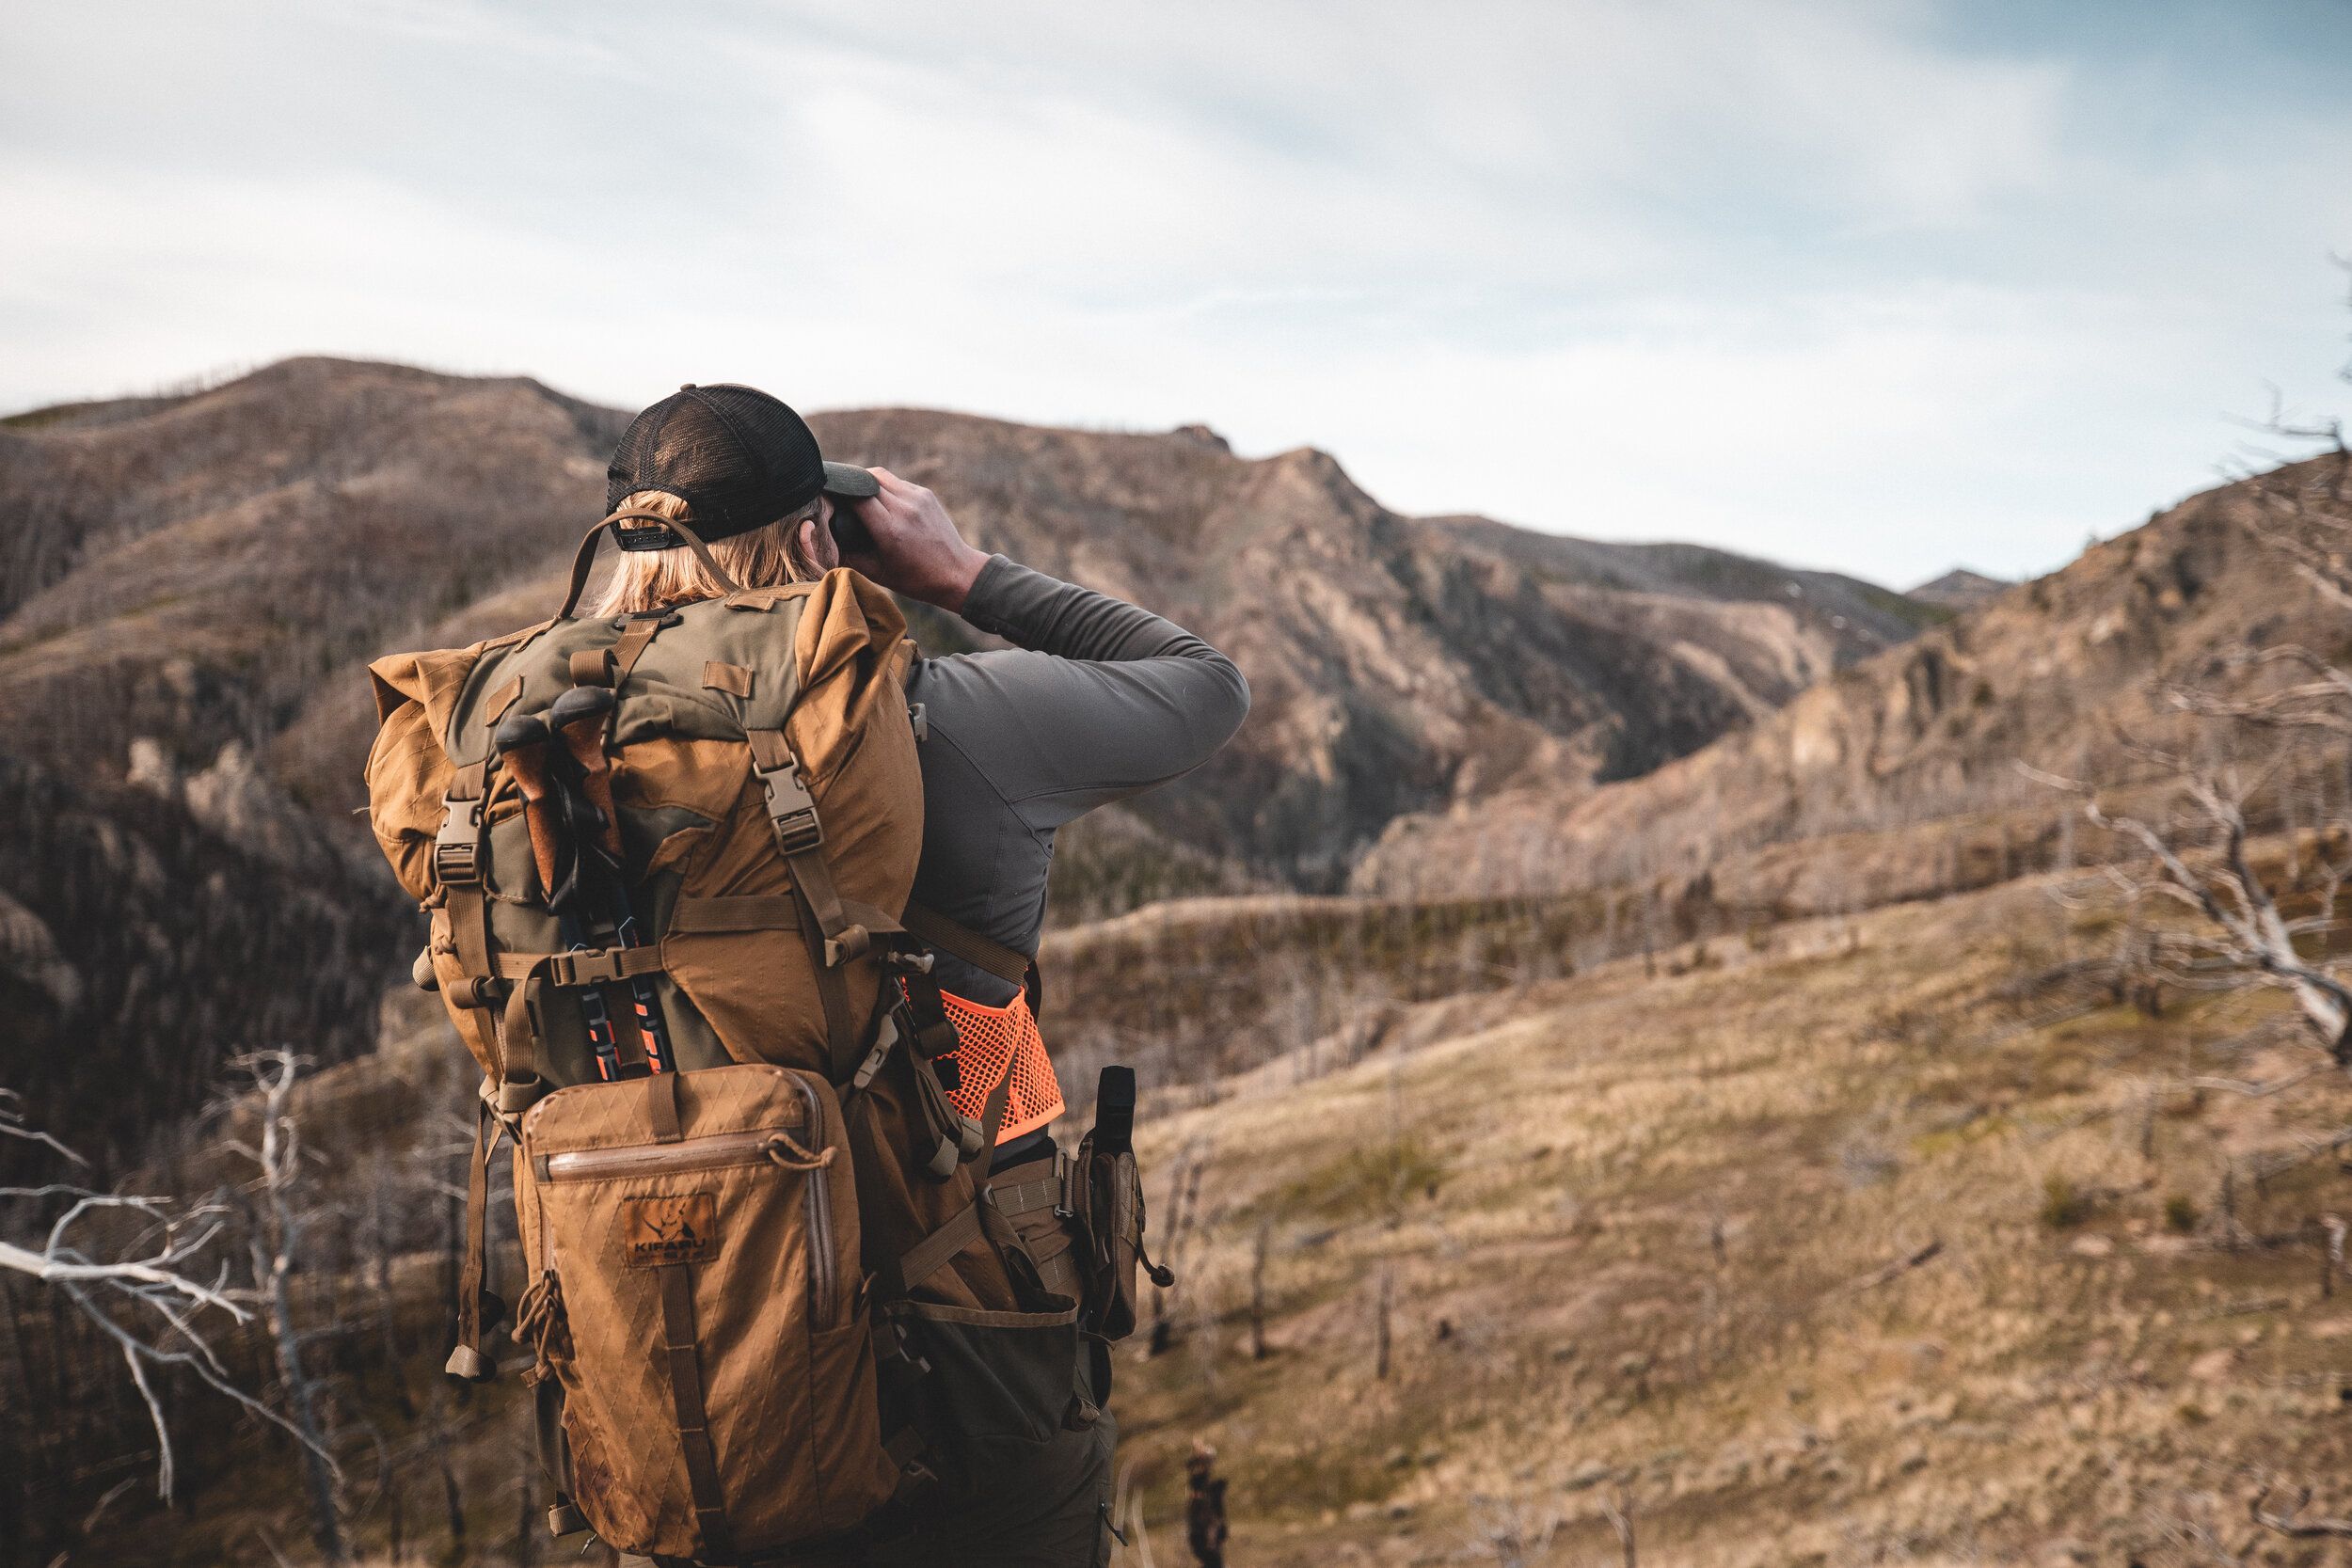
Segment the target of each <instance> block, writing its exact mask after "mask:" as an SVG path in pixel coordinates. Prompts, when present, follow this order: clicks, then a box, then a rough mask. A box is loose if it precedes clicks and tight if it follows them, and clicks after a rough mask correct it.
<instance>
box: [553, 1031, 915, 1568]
mask: <svg viewBox="0 0 2352 1568" xmlns="http://www.w3.org/2000/svg"><path fill="white" fill-rule="evenodd" d="M518 1161H519V1168H518V1170H517V1172H516V1177H517V1180H516V1188H517V1191H518V1193H519V1194H520V1196H521V1199H522V1201H521V1203H520V1204H519V1205H518V1211H519V1212H520V1214H521V1216H522V1225H523V1242H524V1246H525V1248H526V1255H527V1256H528V1257H529V1258H530V1259H532V1264H533V1272H534V1274H535V1275H538V1276H539V1277H541V1278H542V1279H544V1280H548V1281H551V1284H550V1287H549V1293H550V1295H551V1298H552V1299H553V1300H555V1301H558V1302H560V1304H561V1313H562V1320H563V1321H562V1325H561V1326H562V1329H563V1334H562V1337H561V1339H560V1341H559V1342H560V1343H561V1345H562V1347H563V1349H564V1353H565V1354H563V1355H562V1357H561V1358H560V1359H554V1360H553V1361H552V1363H551V1366H550V1370H551V1372H552V1374H553V1375H554V1377H555V1378H556V1380H557V1381H558V1383H559V1384H560V1386H562V1388H563V1391H564V1428H565V1431H566V1433H568V1434H569V1436H570V1439H571V1448H572V1451H573V1455H574V1476H573V1486H574V1501H575V1502H577V1503H578V1505H579V1506H580V1511H581V1512H582V1513H584V1514H585V1515H586V1516H587V1518H588V1521H589V1523H590V1524H591V1525H593V1526H594V1527H595V1528H596V1531H597V1533H598V1534H599V1535H601V1536H603V1537H604V1539H605V1540H606V1541H607V1542H608V1543H610V1544H612V1545H614V1546H616V1547H619V1548H620V1549H622V1550H624V1551H629V1552H637V1553H643V1554H645V1555H647V1556H657V1557H676V1558H689V1559H692V1558H706V1559H707V1558H717V1557H725V1556H730V1555H737V1554H743V1553H752V1552H758V1551H766V1550H772V1549H776V1548H780V1547H785V1546H789V1545H791V1544H795V1543H796V1542H800V1541H805V1540H809V1539H812V1538H815V1537H818V1536H821V1535H825V1534H830V1533H833V1532H834V1531H838V1530H842V1529H847V1528H850V1527H852V1526H854V1525H856V1524H858V1523H859V1522H860V1521H861V1520H863V1519H864V1518H865V1517H866V1515H867V1514H868V1513H871V1512H872V1511H873V1510H874V1509H875V1508H877V1507H878V1506H880V1505H881V1503H882V1502H883V1501H884V1500H886V1499H887V1497H889V1495H890V1492H891V1490H892V1487H893V1485H894V1483H895V1480H896V1467H895V1466H893V1465H891V1464H890V1462H889V1460H888V1458H887V1457H886V1456H885V1455H884V1454H883V1452H882V1445H881V1439H880V1431H879V1413H878V1411H877V1409H876V1405H875V1395H874V1385H873V1362H872V1357H871V1355H870V1354H868V1353H867V1350H866V1338H867V1333H866V1323H865V1321H864V1317H863V1314H862V1313H861V1311H860V1310H859V1303H858V1299H857V1298H858V1291H857V1288H856V1282H857V1280H858V1278H859V1273H858V1243H859V1236H858V1224H857V1218H858V1215H857V1198H856V1182H855V1179H854V1177H853V1175H852V1173H851V1171H850V1156H849V1152H848V1148H847V1132H846V1129H845V1128H844V1126H843V1123H842V1117H841V1109H840V1105H839V1102H838V1101H836V1100H835V1098H834V1091H833V1088H832V1085H829V1084H828V1083H826V1082H825V1080H824V1079H823V1078H821V1077H819V1076H818V1075H817V1074H814V1073H804V1072H798V1071H794V1070H792V1069H786V1068H780V1067H771V1066H767V1065H764V1064H749V1065H740V1066H733V1067H723V1068H712V1069H707V1070H704V1071H699V1072H688V1073H664V1074H660V1075H659V1076H657V1077H651V1078H640V1079H632V1080H625V1081H623V1082H621V1083H617V1084H588V1085H577V1086H575V1087H572V1088H566V1089H560V1090H558V1091H556V1092H555V1093H554V1094H551V1095H549V1096H548V1097H547V1099H545V1100H543V1101H540V1102H539V1103H538V1104H537V1105H535V1106H533V1107H532V1110H531V1112H530V1114H529V1115H528V1116H526V1117H524V1118H523V1126H522V1137H521V1140H520V1148H519V1154H518Z"/></svg>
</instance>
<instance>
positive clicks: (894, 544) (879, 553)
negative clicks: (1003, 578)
mask: <svg viewBox="0 0 2352 1568" xmlns="http://www.w3.org/2000/svg"><path fill="white" fill-rule="evenodd" d="M872 472H873V475H874V477H875V479H877V480H879V481H881V483H882V494H880V495H878V496H871V497H868V498H867V499H864V500H861V501H857V502H854V503H852V504H854V505H855V507H856V509H857V519H858V521H859V522H862V523H864V524H865V525H866V531H867V532H868V533H871V534H872V535H873V536H874V548H873V551H872V553H871V554H868V553H867V552H866V551H864V550H859V551H857V552H855V553H852V554H847V555H844V556H843V558H842V562H843V564H845V565H849V566H853V567H855V568H856V569H857V570H859V571H861V572H863V573H865V574H866V576H867V577H869V578H873V579H874V580H875V581H876V582H879V583H881V584H882V586H883V587H884V588H887V589H890V590H892V591H893V592H895V593H899V594H905V595H906V596H907V597H908V598H910V599H920V600H922V601H923V602H924V603H925V604H932V605H937V606H938V607H939V608H940V609H942V610H949V611H960V610H962V609H963V599H964V595H965V594H969V593H971V592H972V584H973V581H974V580H975V579H976V578H978V577H979V575H980V568H981V567H983V566H985V565H987V564H988V557H987V556H986V555H984V554H982V553H981V552H980V551H978V550H976V549H974V548H973V547H972V546H970V545H967V544H965V543H964V542H963V535H962V534H961V533H958V532H957V531H956V524H955V519H954V518H952V517H950V516H948V515H947V509H946V507H944V506H942V505H940V504H939V498H938V497H937V496H934V495H932V494H931V493H930V491H929V490H926V489H924V488H923V487H922V486H921V485H919V484H911V483H908V482H907V481H905V480H903V479H900V478H899V477H898V475H897V474H894V473H892V472H891V471H890V470H889V469H888V468H876V469H873V470H872ZM841 504H842V502H841V501H839V500H838V499H836V500H835V501H834V505H835V506H839V505H841Z"/></svg>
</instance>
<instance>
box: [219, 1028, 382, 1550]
mask: <svg viewBox="0 0 2352 1568" xmlns="http://www.w3.org/2000/svg"><path fill="white" fill-rule="evenodd" d="M234 1065H235V1066H236V1067H238V1068H240V1069H244V1070H245V1071H246V1072H249V1073H251V1074H252V1077H253V1083H254V1085H255V1087H257V1088H258V1089H260V1090H261V1094H262V1102H261V1106H260V1109H259V1123H260V1124H259V1126H258V1127H257V1128H256V1129H255V1135H254V1140H253V1141H252V1142H249V1143H248V1142H246V1140H244V1139H238V1138H231V1139H226V1140H224V1142H223V1147H224V1148H228V1149H229V1150H230V1152H232V1153H236V1154H241V1155H243V1156H245V1157H246V1159H248V1160H251V1161H252V1162H253V1164H254V1166H255V1168H256V1172H257V1174H256V1175H255V1177H254V1179H253V1180H252V1182H251V1183H250V1184H249V1186H248V1189H247V1192H248V1196H249V1199H250V1213H249V1223H248V1225H247V1227H246V1248H247V1250H248V1252H249V1253H250V1256H251V1261H252V1270H253V1289H254V1294H255V1295H256V1297H257V1298H258V1299H259V1300H260V1302H261V1304H262V1314H263V1317H264V1319H265V1320H266V1322H267V1323H268V1325H269V1335H270V1346H271V1350H272V1352H273V1353H274V1354H275V1356H276V1358H277V1365H278V1386H279V1388H280V1390H281V1391H282V1393H283V1396H284V1400H285V1405H286V1418H287V1422H288V1424H289V1425H290V1426H291V1427H292V1429H293V1431H294V1435H295V1436H296V1437H298V1438H299V1439H300V1440H301V1444H302V1450H303V1485H304V1489H305V1490H306V1491H307V1492H308V1494H309V1496H310V1536H311V1540H312V1542H313V1543H314V1544H316V1545H317V1547H318V1549H319V1552H320V1554H321V1555H322V1556H323V1557H324V1558H325V1559H326V1561H327V1562H328V1563H330V1564H341V1563H345V1562H348V1561H350V1560H351V1548H350V1544H349V1542H348V1541H347V1540H346V1539H345V1537H344V1534H343V1525H342V1474H341V1472H340V1470H339V1469H338V1468H337V1466H336V1465H335V1461H334V1458H333V1455H332V1453H331V1451H330V1434H329V1433H328V1432H327V1430H326V1416H325V1410H324V1399H323V1395H322V1390H321V1388H320V1386H319V1384H318V1381H317V1380H316V1379H315V1378H314V1377H312V1375H311V1373H310V1368H309V1366H308V1365H307V1363H306V1361H305V1359H304V1356H303V1349H304V1344H305V1336H304V1334H303V1332H302V1329H301V1327H300V1325H299V1323H297V1321H296V1316H295V1312H294V1289H293V1281H294V1275H295V1273H296V1272H297V1270H296V1259H297V1258H298V1257H299V1255H300V1252H301V1249H302V1243H303V1237H304V1233H305V1232H306V1231H307V1230H308V1229H309V1228H310V1224H311V1222H312V1219H313V1217H314V1216H313V1214H312V1212H310V1209H309V1208H308V1206H307V1205H306V1203H305V1200H304V1194H303V1187H304V1186H305V1181H304V1178H303V1171H302V1129H301V1124H300V1123H299V1122H297V1121H296V1120H295V1118H294V1109H293V1099H294V1084H295V1082H296V1081H297V1080H298V1079H299V1078H300V1077H301V1074H302V1069H303V1068H304V1067H305V1066H307V1065H308V1062H307V1059H306V1058H304V1057H301V1056H297V1055H295V1054H294V1053H293V1052H291V1051H262V1052H256V1053H252V1054H250V1055H247V1056H244V1057H240V1058H239V1059H238V1060H237V1062H236V1063H235V1064H234Z"/></svg>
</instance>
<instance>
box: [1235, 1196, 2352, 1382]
mask: <svg viewBox="0 0 2352 1568" xmlns="http://www.w3.org/2000/svg"><path fill="white" fill-rule="evenodd" d="M1273 1240H1274V1222H1273V1221H1272V1220H1271V1219H1263V1220H1260V1221H1259V1222H1258V1235H1257V1239H1256V1241H1255V1242H1253V1243H1251V1245H1250V1249H1249V1359H1250V1360H1252V1361H1263V1360H1264V1359H1265V1260H1266V1252H1267V1250H1268V1249H1269V1248H1270V1247H1271V1245H1272V1244H1273ZM2337 1250H2338V1251H2339V1252H2341V1251H2342V1250H2343V1249H2342V1247H2341V1246H2340V1245H2339V1247H2338V1249H2337Z"/></svg>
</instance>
